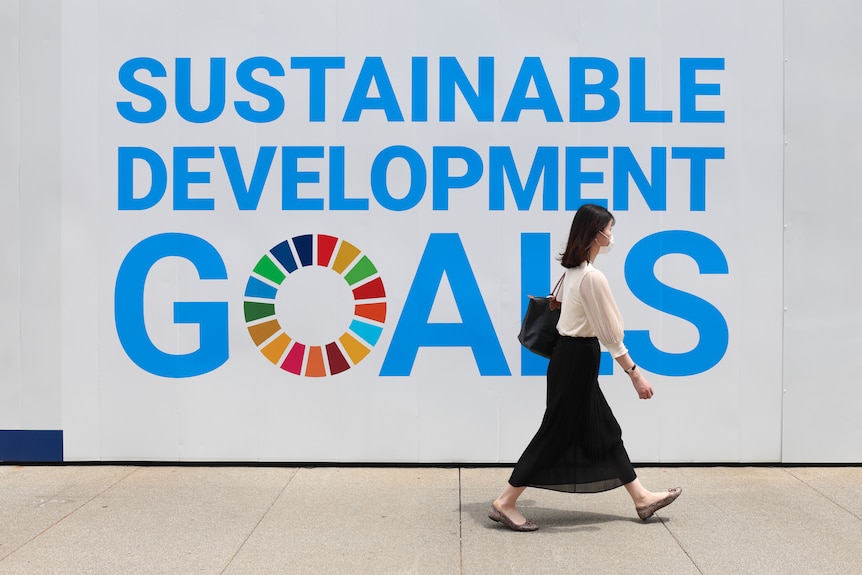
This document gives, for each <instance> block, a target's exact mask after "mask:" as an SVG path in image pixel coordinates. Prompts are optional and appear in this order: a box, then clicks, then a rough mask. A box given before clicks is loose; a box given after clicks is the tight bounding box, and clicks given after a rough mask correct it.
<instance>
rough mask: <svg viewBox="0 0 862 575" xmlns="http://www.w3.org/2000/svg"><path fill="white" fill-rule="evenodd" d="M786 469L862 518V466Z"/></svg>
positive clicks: (858, 517)
mask: <svg viewBox="0 0 862 575" xmlns="http://www.w3.org/2000/svg"><path fill="white" fill-rule="evenodd" d="M786 471H787V473H789V474H791V475H792V476H793V477H795V478H797V479H798V480H800V481H802V482H803V483H805V484H806V485H808V486H809V487H811V488H812V489H814V490H815V491H817V492H818V493H820V494H821V495H823V496H824V497H826V498H827V499H829V500H831V501H832V502H834V503H835V504H836V505H839V506H841V507H843V508H844V509H846V510H847V511H848V512H849V513H851V514H853V515H854V516H855V517H856V518H857V519H860V520H862V467H791V468H787V469H786Z"/></svg>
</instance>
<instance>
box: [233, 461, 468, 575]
mask: <svg viewBox="0 0 862 575" xmlns="http://www.w3.org/2000/svg"><path fill="white" fill-rule="evenodd" d="M459 473H460V472H459V470H458V469H457V468H455V469H433V468H432V469H427V468H401V469H393V468H331V467H322V468H316V469H301V470H300V471H299V472H298V473H297V474H296V477H294V478H293V480H292V481H291V483H290V485H289V486H288V487H287V489H285V492H284V494H283V495H282V496H281V497H280V498H279V500H278V501H277V502H276V504H275V505H274V506H273V507H272V509H271V510H270V511H269V512H268V513H267V515H266V517H265V518H263V520H262V521H261V523H260V525H259V526H258V528H257V529H256V530H255V532H254V533H253V534H252V535H251V537H249V539H248V541H247V542H246V543H245V545H244V546H243V548H242V549H241V550H240V551H239V553H237V555H236V557H235V558H234V559H233V561H232V562H231V564H230V566H229V567H228V569H227V570H226V571H225V575H244V574H249V575H251V574H255V575H257V574H261V573H309V574H311V573H315V574H318V573H338V574H343V575H348V574H357V575H360V574H362V575H370V574H378V573H379V574H381V575H383V574H386V575H390V574H401V573H405V574H406V573H416V574H420V573H421V574H423V575H424V574H428V575H434V574H440V575H453V574H457V573H459V572H460V536H461V534H460V521H459V514H460V510H459V506H460V501H459Z"/></svg>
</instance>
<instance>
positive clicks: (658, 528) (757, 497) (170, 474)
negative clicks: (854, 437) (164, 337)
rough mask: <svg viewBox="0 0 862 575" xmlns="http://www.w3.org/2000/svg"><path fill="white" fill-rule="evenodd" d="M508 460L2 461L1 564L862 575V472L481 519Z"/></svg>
mask: <svg viewBox="0 0 862 575" xmlns="http://www.w3.org/2000/svg"><path fill="white" fill-rule="evenodd" d="M509 472H510V469H508V468H466V467H463V468H451V469H450V468H445V469H444V468H355V467H318V468H287V467H162V466H154V467H149V466H143V467H141V466H56V467H54V466H47V467H42V466H8V465H7V466H0V574H11V573H14V574H34V575H36V574H39V575H49V574H52V573H63V574H66V573H75V574H79V573H80V574H85V573H86V574H110V575H126V574H137V573H143V574H150V573H165V574H171V575H185V574H190V573H204V574H209V573H212V574H221V573H224V574H227V575H239V574H270V573H309V574H318V573H323V574H328V573H356V574H371V573H380V574H396V573H421V574H425V573H428V574H437V573H439V574H443V575H452V574H459V573H464V574H485V573H488V574H496V573H541V574H556V573H567V574H568V573H610V574H617V573H628V574H641V573H657V574H663V575H673V574H698V573H703V574H711V575H712V574H734V575H738V574H747V573H752V574H763V573H777V574H778V573H780V574H788V573H791V574H793V573H811V574H815V573H816V574H818V575H825V574H833V573H834V574H840V575H852V574H859V573H862V467H844V468H837V467H831V468H830V467H827V468H824V467H816V468H814V467H803V468H760V467H691V468H640V469H638V474H639V475H640V477H641V480H642V481H643V482H644V484H645V485H646V486H647V487H649V488H651V489H653V490H658V489H664V488H666V487H671V486H674V485H681V486H682V487H683V494H682V496H681V497H680V499H679V500H678V501H677V502H676V503H674V504H673V505H671V506H670V507H668V508H666V509H664V510H662V511H661V512H659V514H658V515H657V516H655V517H653V518H652V519H650V520H649V521H647V522H646V523H644V522H641V521H640V520H639V519H637V516H636V515H635V512H634V506H633V505H632V504H631V501H630V500H629V498H628V495H627V494H626V492H625V490H622V489H618V490H615V491H611V492H608V493H601V494H595V495H568V494H561V493H555V492H549V491H542V490H537V489H528V490H527V491H526V492H525V494H524V496H523V497H522V499H521V507H522V510H523V511H524V513H525V514H526V515H528V516H529V517H530V518H532V519H533V520H535V521H536V522H537V523H538V524H539V525H540V526H541V529H540V530H539V531H537V532H535V533H513V532H510V531H508V530H506V529H505V528H503V527H501V526H500V525H499V524H496V523H493V522H492V521H490V520H489V519H488V518H487V514H486V510H487V508H488V505H489V503H490V501H491V500H492V499H493V498H494V497H495V496H496V495H497V492H498V491H499V489H500V488H501V486H502V485H503V483H504V482H505V481H506V479H507V478H508V475H509Z"/></svg>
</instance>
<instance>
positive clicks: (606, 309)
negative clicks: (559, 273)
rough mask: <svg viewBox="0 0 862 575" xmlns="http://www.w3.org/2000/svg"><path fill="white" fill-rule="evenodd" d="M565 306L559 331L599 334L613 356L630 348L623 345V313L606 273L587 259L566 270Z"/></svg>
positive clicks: (622, 353)
mask: <svg viewBox="0 0 862 575" xmlns="http://www.w3.org/2000/svg"><path fill="white" fill-rule="evenodd" d="M557 297H558V298H559V297H561V298H562V301H563V306H562V309H561V311H560V321H558V322H557V331H558V332H560V334H561V335H567V336H571V337H597V338H599V341H600V342H601V344H602V345H603V346H605V349H607V350H608V351H609V352H610V354H611V356H612V357H615V358H616V357H619V356H621V355H624V354H626V353H627V352H628V350H627V349H626V346H625V345H623V335H624V332H623V316H622V314H620V310H619V308H618V307H617V302H616V301H615V300H614V296H613V294H612V293H611V286H610V285H608V280H607V278H606V277H605V274H603V273H602V272H600V271H599V270H597V269H596V268H595V267H593V264H591V263H589V262H584V263H582V264H581V265H579V266H578V267H576V268H569V269H567V270H566V275H565V279H564V280H563V285H562V286H561V288H560V295H558V296H557Z"/></svg>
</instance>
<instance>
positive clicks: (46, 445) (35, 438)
mask: <svg viewBox="0 0 862 575" xmlns="http://www.w3.org/2000/svg"><path fill="white" fill-rule="evenodd" d="M0 461H2V462H4V463H55V462H59V461H63V431H62V430H43V429H0Z"/></svg>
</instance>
